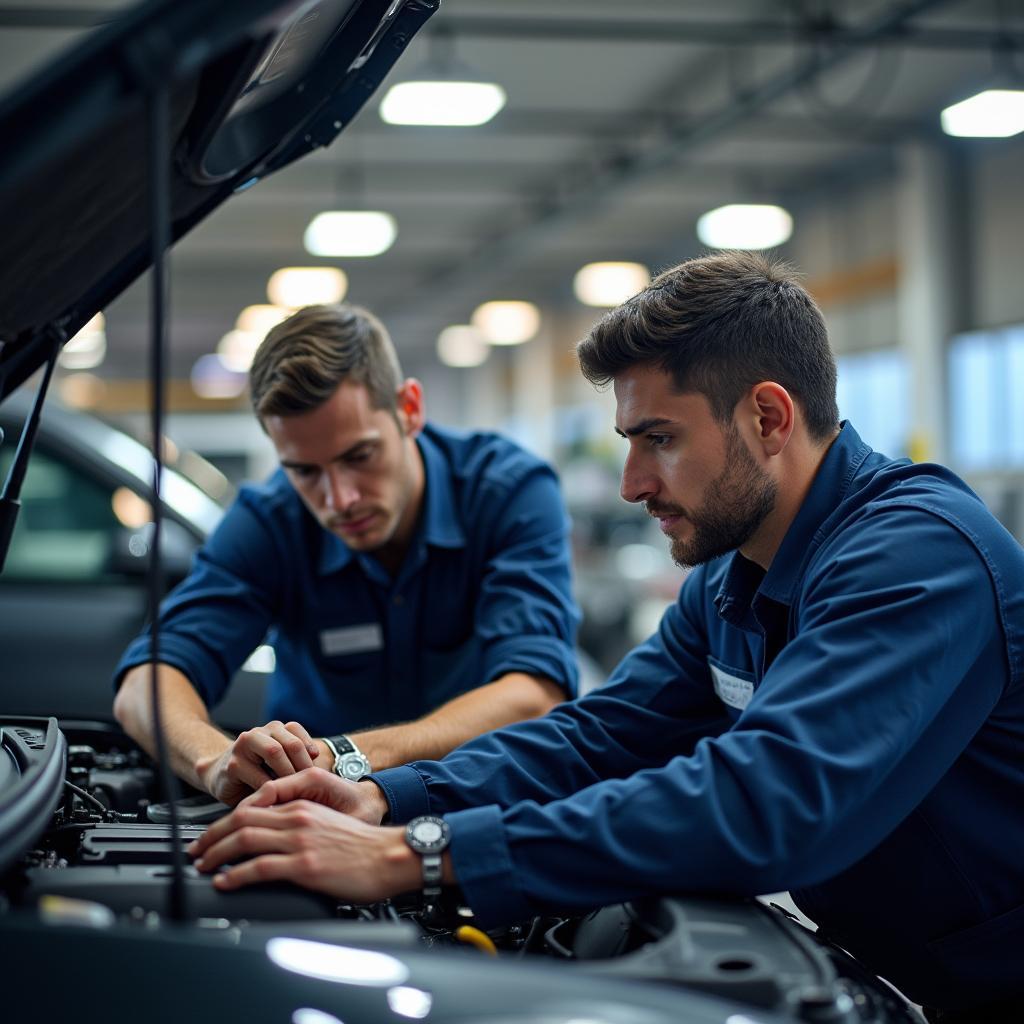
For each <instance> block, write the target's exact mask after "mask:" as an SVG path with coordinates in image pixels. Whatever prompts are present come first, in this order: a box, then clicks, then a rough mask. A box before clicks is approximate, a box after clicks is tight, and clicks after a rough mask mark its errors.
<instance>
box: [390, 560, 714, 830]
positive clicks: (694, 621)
mask: <svg viewBox="0 0 1024 1024" xmlns="http://www.w3.org/2000/svg"><path fill="white" fill-rule="evenodd" d="M700 575H701V572H700V571H698V573H695V574H694V575H693V576H691V577H690V578H689V579H688V580H687V581H686V583H684V585H683V588H682V591H681V593H680V597H679V600H678V601H677V602H676V603H675V604H674V605H672V607H670V608H669V609H668V611H667V612H666V613H665V615H664V617H663V618H662V621H661V623H660V625H659V628H658V631H657V633H655V634H654V636H652V637H651V638H650V639H649V640H648V641H647V642H646V643H644V644H642V645H641V646H640V647H638V648H636V650H634V651H633V652H632V653H631V654H630V655H629V656H628V657H627V658H625V659H624V660H623V661H622V663H621V664H620V665H619V666H618V668H616V670H615V671H614V673H613V674H612V676H611V677H610V679H609V680H608V682H607V683H606V684H605V685H604V686H602V687H601V688H600V689H597V690H594V691H592V692H591V693H588V694H587V695H586V696H585V697H582V698H580V699H579V700H576V701H573V702H572V703H568V704H562V705H559V706H558V707H556V708H555V709H554V710H553V711H551V712H549V713H548V714H547V715H545V716H544V717H543V718H539V719H534V720H531V721H527V722H519V723H516V724H514V725H509V726H506V727H504V728H503V729H499V730H496V731H494V732H491V733H487V734H485V735H483V736H480V737H477V738H476V739H474V740H471V741H470V742H468V743H466V744H464V745H463V746H461V747H459V748H458V749H457V750H455V751H453V752H452V753H451V754H449V755H448V756H447V757H446V758H445V759H444V760H443V761H435V762H429V761H421V762H417V763H416V764H414V765H406V766H403V767H401V768H395V769H392V770H389V771H384V772H380V773H378V774H376V775H374V776H373V778H374V781H376V782H377V783H378V784H379V785H380V786H381V788H382V789H383V790H384V792H385V795H386V796H387V798H388V802H389V804H390V807H391V817H392V820H394V821H407V820H409V818H413V817H415V816H416V815H417V814H426V813H432V814H444V813H448V812H451V811H455V810H461V809H465V808H469V807H474V806H477V805H480V804H494V805H497V806H501V807H511V806H512V805H514V804H516V803H519V802H521V801H527V800H529V801H534V802H536V803H538V804H546V803H548V802H550V801H552V800H557V799H560V798H563V797H566V796H568V795H570V794H572V793H575V792H577V791H578V790H581V789H584V788H586V787H588V786H591V785H593V784H594V783H596V782H598V781H600V780H601V779H608V778H624V777H626V776H629V775H631V774H632V773H634V772H637V771H640V770H642V769H645V768H650V767H652V766H659V765H663V764H664V763H665V762H666V761H668V760H669V759H670V758H671V757H672V756H674V755H676V754H678V753H680V752H681V751H687V752H688V751H691V750H693V748H694V747H695V745H696V743H697V741H698V740H699V739H700V738H701V737H703V736H707V735H712V734H716V733H719V732H721V731H722V730H724V729H725V728H727V727H728V725H729V718H728V716H727V715H726V713H725V709H724V707H723V705H722V704H721V702H720V701H719V700H718V699H717V697H716V696H715V694H714V690H713V687H712V684H711V679H710V674H709V670H708V666H707V659H706V654H707V650H706V643H704V642H703V641H702V639H701V638H702V637H703V636H704V635H705V630H704V628H703V626H702V618H703V609H702V608H701V606H700V600H699V598H700V590H701V585H700V583H699V581H698V579H697V577H698V576H700Z"/></svg>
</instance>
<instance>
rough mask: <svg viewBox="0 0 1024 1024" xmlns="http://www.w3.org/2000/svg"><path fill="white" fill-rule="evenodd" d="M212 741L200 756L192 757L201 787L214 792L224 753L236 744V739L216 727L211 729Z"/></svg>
mask: <svg viewBox="0 0 1024 1024" xmlns="http://www.w3.org/2000/svg"><path fill="white" fill-rule="evenodd" d="M210 732H211V736H210V741H209V743H207V744H206V745H205V750H204V751H203V753H201V754H200V755H199V756H198V757H194V758H193V759H192V773H193V775H194V776H195V780H194V781H196V782H198V783H199V788H200V789H203V790H205V791H206V792H207V793H211V794H212V793H213V789H214V786H215V784H216V776H217V774H218V771H219V765H220V762H221V760H222V759H223V758H224V755H225V754H226V753H228V751H230V750H231V748H232V747H233V746H234V740H232V739H231V738H230V737H228V736H225V735H224V734H223V733H222V732H220V731H219V730H216V729H211V730H210Z"/></svg>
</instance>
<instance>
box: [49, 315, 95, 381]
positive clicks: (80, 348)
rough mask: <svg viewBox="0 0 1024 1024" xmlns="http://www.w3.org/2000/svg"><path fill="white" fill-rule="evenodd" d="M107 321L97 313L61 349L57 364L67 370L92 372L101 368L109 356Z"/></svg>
mask: <svg viewBox="0 0 1024 1024" xmlns="http://www.w3.org/2000/svg"><path fill="white" fill-rule="evenodd" d="M106 326H107V323H106V320H105V319H104V318H103V314H102V313H97V314H96V315H95V316H94V317H93V318H92V319H91V320H90V321H89V322H88V323H87V324H86V325H85V326H84V327H83V328H82V329H81V330H80V331H79V332H78V333H77V334H76V335H74V336H73V337H72V338H71V340H70V341H68V343H67V344H66V345H65V346H64V348H62V349H61V353H60V358H59V359H58V360H57V362H58V363H59V364H60V365H61V366H63V367H64V369H65V370H91V369H92V368H93V367H94V366H99V365H100V363H102V362H103V358H104V356H105V355H106V354H107V331H106Z"/></svg>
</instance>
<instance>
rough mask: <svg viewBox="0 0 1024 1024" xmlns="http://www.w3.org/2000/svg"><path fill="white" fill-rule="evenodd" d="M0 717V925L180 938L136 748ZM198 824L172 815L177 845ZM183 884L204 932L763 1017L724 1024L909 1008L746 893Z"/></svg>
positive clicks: (148, 766)
mask: <svg viewBox="0 0 1024 1024" xmlns="http://www.w3.org/2000/svg"><path fill="white" fill-rule="evenodd" d="M0 728H2V746H3V764H2V768H0V773H2V777H0V785H2V789H0V812H2V819H3V821H5V822H7V823H10V822H13V821H18V822H19V823H20V824H19V826H18V828H17V829H16V834H14V835H12V834H11V830H10V829H9V828H5V830H4V836H3V842H4V850H5V854H6V855H5V860H4V863H5V864H6V865H7V866H6V870H5V875H4V878H3V884H2V889H0V927H3V926H4V925H8V926H9V925H12V924H16V925H17V927H19V928H23V927H25V926H26V923H28V924H29V925H31V924H32V923H41V924H42V925H43V926H45V927H44V930H45V928H49V930H50V934H51V935H52V934H53V929H54V928H55V927H57V928H58V929H59V928H60V926H62V925H65V926H82V925H83V924H92V925H100V924H102V925H103V926H104V927H107V928H110V927H114V928H115V930H120V931H122V932H123V933H125V934H127V935H129V936H130V935H132V934H133V930H134V933H135V934H136V935H138V934H140V933H145V934H146V935H147V936H148V937H150V938H152V937H153V936H154V935H159V934H161V932H163V933H167V934H174V935H175V936H180V935H181V934H182V933H183V928H187V927H188V926H182V925H180V924H175V923H174V922H172V921H170V920H169V918H168V906H169V882H170V876H171V852H172V846H171V831H170V826H169V825H168V824H167V823H166V822H165V821H163V820H161V817H162V815H161V807H160V806H159V805H158V804H157V803H156V801H157V799H158V797H157V789H156V771H155V769H154V767H153V765H152V763H151V762H150V761H149V759H148V757H147V756H146V755H145V754H144V753H143V752H142V751H140V750H139V749H138V748H136V747H135V746H134V744H133V743H132V742H131V741H130V740H128V739H127V738H126V737H125V736H124V735H123V734H121V733H119V732H118V731H117V730H116V729H115V728H113V727H110V726H106V725H102V724H97V723H88V722H65V723H62V724H61V725H60V727H58V724H57V722H56V721H55V720H54V719H29V718H21V719H14V718H10V719H4V720H2V721H0ZM202 799H203V798H202V797H193V798H192V799H191V804H192V805H193V806H194V804H195V803H196V801H197V800H198V801H200V802H201V801H202ZM163 817H166V815H163ZM186 817H187V815H186ZM154 818H155V819H157V820H152V819H154ZM203 828H205V825H201V824H183V825H182V826H181V839H182V841H183V842H184V843H187V842H189V841H191V840H192V839H193V838H195V837H196V836H198V835H199V834H201V832H202V830H203ZM15 847H16V848H15ZM185 889H186V904H187V907H188V913H189V919H190V923H191V925H192V927H193V928H195V929H198V930H202V931H204V934H205V935H206V936H208V935H210V934H214V933H219V934H221V935H227V934H230V935H233V936H235V938H236V940H237V939H238V938H239V937H241V936H244V935H246V934H250V935H252V936H261V937H262V936H264V935H265V933H266V931H267V929H270V930H271V931H273V930H274V929H279V930H280V929H284V930H286V931H287V932H288V934H290V935H296V934H301V935H306V936H316V937H318V938H326V939H328V940H331V941H337V940H341V941H344V942H348V943H351V942H353V941H356V940H358V942H359V943H360V945H362V944H364V943H365V944H369V945H371V946H381V945H383V946H385V947H394V946H397V947H399V948H401V949H403V950H407V951H409V950H416V951H425V952H427V951H429V952H430V953H433V954H437V953H438V952H441V953H454V952H455V951H460V952H461V953H462V954H463V956H465V955H470V956H475V957H476V958H477V959H476V961H475V962H476V963H477V964H479V963H480V962H481V961H482V960H483V959H485V958H486V959H487V960H488V961H491V962H493V963H494V965H495V966H497V965H498V964H500V963H501V962H503V961H506V962H508V963H509V966H510V970H511V971H512V975H514V974H515V972H516V970H519V969H521V968H522V967H523V966H524V965H527V964H537V963H544V964H547V965H560V966H561V968H562V974H563V977H564V978H565V980H566V983H567V984H568V985H569V987H570V988H571V987H572V986H573V985H576V986H579V983H580V980H579V979H580V974H581V973H583V972H586V973H587V974H588V975H594V974H596V975H600V976H601V977H602V978H604V979H615V980H622V981H626V982H630V983H632V984H633V986H634V988H635V987H636V983H637V982H645V983H647V988H649V989H650V988H656V989H658V990H665V991H668V992H671V993H672V994H673V995H674V998H676V999H677V1000H678V999H680V998H683V999H684V1005H687V1006H690V1005H691V1003H693V1005H697V1004H696V1003H694V1001H695V1000H696V1001H698V1002H699V1000H701V999H702V998H710V999H713V1000H716V1001H720V1002H721V1003H722V1004H723V1005H725V1006H729V1007H732V1008H734V1009H736V1008H739V1009H743V1008H746V1010H747V1011H749V1013H750V1014H769V1015H770V1016H764V1017H762V1016H752V1015H751V1016H744V1015H743V1014H741V1015H740V1016H736V1014H735V1012H734V1013H733V1016H732V1017H728V1018H727V1019H728V1020H729V1021H730V1024H741V1022H747V1021H761V1020H764V1021H769V1020H799V1021H821V1022H833V1021H834V1022H837V1024H857V1022H897V1021H912V1020H916V1019H917V1018H916V1017H915V1016H914V1015H913V1013H912V1011H910V1010H909V1009H908V1008H907V1006H906V1004H905V1003H904V1002H903V1000H902V999H900V998H899V996H898V995H897V994H896V993H895V992H893V991H892V990H891V989H889V988H888V987H887V986H886V985H884V983H882V982H880V981H879V980H878V979H877V978H875V977H874V976H872V975H870V974H868V973H867V972H866V971H865V970H863V969H862V968H861V967H860V966H859V965H858V964H857V963H856V962H855V961H853V960H852V959H851V958H850V957H849V956H847V955H846V954H845V953H843V951H841V950H840V949H838V948H836V947H833V946H830V945H828V944H826V943H824V942H822V941H820V940H819V939H818V938H817V937H816V936H815V935H814V934H813V933H812V932H810V931H809V930H807V929H806V928H804V927H803V926H802V925H801V924H799V923H797V922H796V921H795V919H791V917H790V915H788V914H787V912H786V911H784V910H782V909H781V908H778V907H775V906H766V905H764V904H763V903H761V902H758V901H752V900H744V901H724V900H714V899H707V898H698V897H687V896H674V895H666V896H665V897H664V898H662V899H658V900H655V901H650V902H643V903H640V902H637V903H629V904H622V905H618V906H612V907H605V908H602V909H599V910H596V911H594V912H592V913H590V914H588V915H586V916H584V917H565V918H559V917H540V918H535V919H534V920H532V921H526V922H521V923H517V924H515V925H512V926H510V927H507V928H503V929H499V930H490V931H488V932H484V931H482V930H481V929H479V928H477V927H476V925H475V924H474V921H473V917H472V912H471V911H470V910H469V909H468V908H466V907H464V906H460V905H459V904H458V901H457V899H451V900H448V901H447V902H444V903H443V904H441V905H439V906H438V907H436V908H433V909H432V910H431V911H430V912H429V913H424V912H423V911H422V910H421V908H420V906H419V901H418V898H417V897H415V896H410V897H409V898H408V899H405V900H402V899H397V900H389V901H385V902H382V903H377V904H372V905H369V906H354V905H348V904H339V903H338V902H337V901H336V900H334V899H332V898H330V897H328V896H325V895H322V894H319V893H314V892H311V891H307V890H305V889H300V888H298V887H296V886H293V885H286V884H264V885H260V886H252V887H248V888H246V889H242V890H239V891H236V892H229V893H224V892H220V891H219V890H217V889H215V888H214V887H213V885H212V884H211V882H210V879H209V878H208V877H205V876H203V875H201V874H199V873H198V872H197V871H196V870H195V869H194V868H193V867H191V866H190V865H188V866H186V868H185ZM9 938H10V936H9ZM481 954H483V955H481ZM435 959H436V958H435ZM459 962H460V963H462V962H463V958H462V957H460V959H459ZM570 979H572V981H571V983H570ZM584 987H585V986H584ZM530 1019H533V1018H530ZM601 1019H607V1018H601ZM687 1019H689V1018H687ZM693 1019H695V1020H697V1019H703V1018H701V1017H699V1016H698V1017H693ZM719 1019H722V1018H719Z"/></svg>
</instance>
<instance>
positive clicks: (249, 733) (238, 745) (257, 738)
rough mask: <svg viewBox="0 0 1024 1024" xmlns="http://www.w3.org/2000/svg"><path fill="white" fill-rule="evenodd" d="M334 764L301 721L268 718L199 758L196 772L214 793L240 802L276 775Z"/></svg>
mask: <svg viewBox="0 0 1024 1024" xmlns="http://www.w3.org/2000/svg"><path fill="white" fill-rule="evenodd" d="M314 766H315V767H319V768H327V769H330V768H332V767H333V756H332V755H331V753H330V751H329V750H328V748H327V744H326V743H324V742H323V741H322V740H315V739H313V737H312V736H310V735H309V733H308V732H307V731H306V729H305V728H303V726H302V725H300V724H299V723H298V722H288V723H287V724H285V723H284V722H278V721H273V722H268V723H267V724H266V725H261V726H257V727H256V728H255V729H248V730H246V731H245V732H243V733H240V734H239V736H238V738H237V739H235V740H234V741H233V742H231V743H230V745H229V746H228V747H227V748H226V749H224V750H222V751H219V752H218V753H216V754H212V755H210V756H208V757H202V758H200V759H199V760H198V761H197V762H196V766H195V767H196V774H197V775H198V776H199V779H200V781H201V782H202V784H203V787H204V788H205V789H206V791H207V792H208V793H210V795H211V796H214V797H216V798H217V799H218V800H220V801H221V802H222V803H225V804H231V805H232V806H233V805H234V804H237V803H238V802H239V801H240V800H241V799H242V798H243V797H246V796H248V795H249V794H250V793H252V792H253V791H255V790H258V789H259V788H260V787H261V786H262V785H264V783H266V782H269V781H270V780H271V779H273V778H279V779H280V778H283V777H285V776H287V775H293V774H295V773H296V772H301V771H303V770H305V769H306V768H312V767H314Z"/></svg>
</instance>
